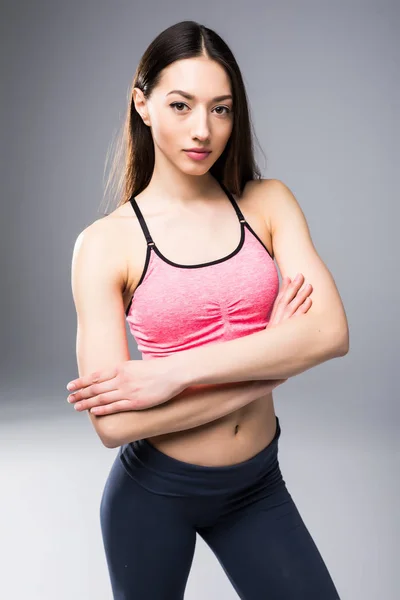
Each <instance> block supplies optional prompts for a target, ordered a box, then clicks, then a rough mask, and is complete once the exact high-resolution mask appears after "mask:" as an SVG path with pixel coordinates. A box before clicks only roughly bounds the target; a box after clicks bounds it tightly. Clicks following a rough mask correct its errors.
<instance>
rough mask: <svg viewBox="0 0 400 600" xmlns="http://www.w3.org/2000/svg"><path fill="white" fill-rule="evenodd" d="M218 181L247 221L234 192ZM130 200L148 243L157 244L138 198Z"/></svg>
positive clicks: (241, 218)
mask: <svg viewBox="0 0 400 600" xmlns="http://www.w3.org/2000/svg"><path fill="white" fill-rule="evenodd" d="M218 183H219V184H220V186H221V188H222V189H223V190H224V192H225V194H226V195H227V196H228V198H229V200H230V201H231V204H232V206H233V208H234V209H235V211H236V214H237V216H238V219H239V221H240V223H246V219H245V218H244V216H243V213H242V211H241V210H240V208H239V206H238V204H237V202H236V200H235V199H234V197H233V196H232V194H231V193H230V191H229V190H228V188H227V187H226V186H225V185H224V184H223V183H222V181H218ZM129 202H130V203H131V205H132V208H133V210H134V211H135V213H136V216H137V218H138V221H139V223H140V227H141V228H142V231H143V233H144V236H145V238H146V241H147V245H148V246H155V243H154V242H153V238H152V237H151V235H150V231H149V229H148V227H147V225H146V221H145V220H144V217H143V215H142V211H141V210H140V208H139V206H138V203H137V202H136V199H135V197H134V196H131V198H130V199H129Z"/></svg>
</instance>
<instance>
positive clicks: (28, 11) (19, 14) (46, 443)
mask: <svg viewBox="0 0 400 600" xmlns="http://www.w3.org/2000/svg"><path fill="white" fill-rule="evenodd" d="M1 8H2V14H1V22H2V24H1V30H2V31H1V36H0V40H1V67H2V72H1V87H2V98H1V103H2V110H1V113H0V114H1V141H2V144H1V152H2V154H1V161H0V163H1V192H2V193H1V196H2V202H1V217H2V218H1V219H0V224H1V232H0V233H1V235H0V244H1V245H0V251H1V253H0V254H1V294H0V301H1V309H2V310H1V313H0V314H1V336H2V340H3V343H2V350H1V426H0V438H1V446H0V450H1V452H0V460H1V488H2V492H1V495H0V531H1V532H2V533H1V535H0V540H1V541H0V553H1V556H0V560H1V564H2V567H3V568H2V577H1V581H0V588H1V589H0V595H1V596H2V597H4V598H7V600H14V599H21V598H29V599H30V600H50V599H51V600H54V598H57V600H64V599H65V600H67V599H68V600H69V599H70V598H74V599H76V600H84V599H85V600H86V599H90V600H92V599H93V600H106V599H110V598H111V597H112V596H111V589H110V586H109V581H108V573H107V570H106V563H105V557H104V553H103V548H102V541H101V537H100V525H99V514H98V513H99V501H100V496H101V493H102V489H103V486H104V482H105V479H106V477H107V474H108V471H109V468H110V466H111V464H112V462H113V460H114V458H115V454H116V450H110V449H107V448H105V447H103V446H102V445H101V443H100V441H99V440H98V438H97V436H96V434H95V432H94V430H93V428H92V426H91V424H90V422H89V418H88V417H87V415H86V414H77V413H75V411H74V410H73V409H72V407H71V406H69V405H68V404H67V402H66V397H67V391H66V389H65V385H66V383H67V382H68V381H70V380H71V379H73V378H75V377H76V376H77V366H76V357H75V333H76V316H75V310H74V306H73V301H72V294H71V287H70V265H71V257H72V249H73V244H74V241H75V239H76V237H77V235H78V233H79V232H80V231H82V229H84V228H85V227H86V226H87V225H89V224H90V223H91V222H92V221H93V220H95V219H97V218H99V217H100V215H101V210H100V207H101V203H102V199H103V182H104V168H105V164H106V155H107V151H108V149H109V147H110V144H111V142H112V139H113V136H114V134H115V132H116V130H117V129H119V127H120V125H121V123H122V119H123V118H124V115H125V107H126V95H127V90H128V88H129V85H130V83H131V80H132V77H133V74H134V71H135V69H136V66H137V63H138V61H139V59H140V57H141V55H142V53H143V52H144V50H145V48H146V47H147V45H148V44H149V43H150V41H151V40H152V39H153V38H154V37H155V36H156V35H157V34H158V33H159V32H160V31H161V30H163V29H165V28H166V27H168V26H169V25H172V24H173V23H175V22H177V21H181V20H184V19H194V20H197V21H199V22H200V23H203V24H204V25H206V26H208V27H211V28H212V29H215V30H216V31H217V32H218V33H219V34H220V35H221V36H222V37H223V38H224V39H225V40H226V42H227V43H228V44H229V45H230V46H231V48H232V50H233V52H234V54H235V56H236V58H237V60H238V63H239V65H240V67H241V69H242V72H243V76H244V80H245V84H246V87H247V92H248V95H249V99H250V107H251V112H252V118H253V121H254V126H255V131H256V134H257V139H258V142H259V145H260V148H261V149H262V151H260V150H258V151H257V158H258V160H259V165H260V167H261V170H262V173H263V176H264V177H272V178H278V179H281V180H282V181H284V182H285V183H286V184H287V185H288V186H289V187H290V188H291V190H292V191H293V193H294V194H295V195H296V197H297V199H298V201H299V202H300V204H301V206H302V208H303V210H304V212H305V215H306V217H307V220H308V223H309V226H310V230H311V233H312V237H313V240H314V243H315V245H316V248H317V250H318V252H319V254H320V256H321V257H322V259H323V260H324V261H325V263H326V265H327V266H328V268H329V269H330V270H331V272H332V274H333V276H334V278H335V281H336V283H337V285H338V288H339V291H340V293H341V296H342V298H343V302H344V305H345V308H346V312H347V316H348V320H349V325H350V353H349V354H348V355H346V356H345V357H343V358H341V359H337V360H333V361H330V362H329V363H325V364H323V365H320V366H318V367H316V368H314V369H311V370H309V371H307V372H306V373H303V374H301V375H300V376H298V377H296V378H292V379H290V380H289V381H288V382H287V383H286V384H285V385H283V386H281V387H279V388H278V389H277V390H276V391H275V393H274V396H275V405H276V411H277V414H278V416H279V417H280V420H281V426H282V429H283V433H282V437H281V441H280V457H281V458H280V462H281V468H282V472H283V474H284V478H285V480H286V482H287V485H288V488H289V490H290V491H291V494H292V495H293V497H294V499H295V501H296V504H297V506H298V508H299V510H300V512H301V514H302V516H303V518H304V520H305V522H306V524H307V526H308V528H309V529H310V531H311V533H312V535H313V537H314V539H315V541H316V543H317V545H318V546H319V549H320V551H321V553H322V555H323V556H324V558H325V561H326V563H327V565H328V567H329V569H330V572H331V574H332V577H333V579H334V581H335V583H336V585H337V587H338V590H339V593H340V594H341V598H342V600H381V599H383V598H384V599H385V600H395V599H397V598H399V597H400V596H399V595H400V591H399V589H400V583H399V575H398V557H399V553H400V548H399V537H400V531H399V529H400V527H399V511H398V500H397V496H398V493H399V483H398V482H399V462H400V461H399V441H398V438H399V435H398V432H399V392H398V384H397V381H396V382H395V378H394V372H395V368H396V366H398V364H399V360H398V359H399V352H398V338H399V325H398V305H399V283H398V272H399V271H398V268H397V266H398V258H399V253H398V240H396V239H395V236H396V233H397V231H398V226H399V225H398V224H399V197H398V187H397V185H396V183H397V182H395V170H396V171H397V173H398V163H399V159H400V156H399V146H398V140H399V133H400V132H399V41H398V40H399V24H400V20H399V12H400V11H399V3H398V2H395V1H393V2H390V1H383V0H380V1H379V0H375V1H373V2H372V1H365V2H361V1H355V0H352V1H349V0H342V1H336V2H327V1H315V2H311V1H304V2H294V1H287V0H286V1H285V0H284V1H278V0H276V1H266V0H262V1H259V2H256V1H249V0H247V1H246V2H230V1H228V0H224V1H222V0H221V1H220V2H217V3H216V2H214V1H212V2H211V1H209V0H203V2H202V3H197V2H196V3H195V2H185V3H184V4H181V3H180V2H177V1H175V2H174V1H172V2H168V3H161V2H159V3H157V2H154V1H147V2H120V1H116V2H108V3H107V2H56V1H53V2H18V1H15V2H12V3H11V2H8V3H6V2H2V4H1ZM396 35H397V38H396ZM396 167H397V169H396ZM130 344H131V350H132V358H137V357H138V354H137V352H136V347H135V344H134V343H133V342H132V340H131V342H130ZM267 592H268V591H267V590H266V592H265V596H263V597H265V598H267V597H268V593H267ZM186 597H187V598H188V599H189V600H195V599H196V600H200V599H204V598H210V599H214V600H217V599H218V600H221V599H224V600H225V599H226V600H233V599H234V598H236V594H235V592H234V590H233V588H232V586H231V584H230V583H229V582H228V580H227V578H226V576H225V574H224V573H223V571H222V568H221V567H220V566H219V563H218V562H217V559H216V558H215V557H214V555H213V554H212V552H211V551H210V550H209V548H208V546H206V545H205V544H204V542H203V541H202V539H201V538H198V541H197V546H196V552H195V558H194V563H193V566H192V571H191V573H190V577H189V581H188V586H187V594H186ZM271 600H272V599H271Z"/></svg>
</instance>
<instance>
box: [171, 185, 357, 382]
mask: <svg viewBox="0 0 400 600" xmlns="http://www.w3.org/2000/svg"><path fill="white" fill-rule="evenodd" d="M257 185H258V190H257V191H255V193H257V194H259V195H260V196H259V200H260V203H262V206H263V207H264V208H265V213H264V214H265V218H266V219H269V227H270V231H271V234H272V243H273V251H274V256H275V259H276V261H277V264H278V267H279V270H280V272H281V275H282V277H284V276H286V275H287V276H288V277H290V278H291V279H293V278H294V277H295V276H296V274H297V273H302V274H303V275H304V277H305V281H306V282H309V283H311V284H312V286H313V292H312V294H311V296H310V297H311V299H312V306H311V308H310V310H309V311H308V312H307V313H306V314H304V315H301V316H300V317H299V318H292V319H288V320H286V321H283V322H282V323H279V324H278V325H276V326H274V327H269V328H267V329H265V330H263V331H259V332H257V333H253V334H251V335H248V336H245V337H242V338H238V339H234V340H229V341H226V342H220V343H214V344H208V345H206V346H201V347H198V348H193V349H190V350H184V351H182V352H179V353H176V354H174V355H172V356H170V357H168V358H169V359H170V361H171V365H172V366H173V369H174V370H175V372H176V373H177V376H179V377H180V378H181V379H182V378H183V379H184V381H183V384H184V385H185V386H190V385H193V384H212V383H228V382H236V381H248V380H256V379H284V378H288V377H292V376H294V375H298V374H299V373H302V372H303V371H306V370H307V369H310V368H312V367H314V366H316V365H318V364H320V363H323V362H325V361H327V360H330V359H332V358H335V357H339V356H344V355H345V354H347V352H348V351H349V329H348V323H347V318H346V314H345V310H344V306H343V303H342V300H341V298H340V295H339V292H338V290H337V287H336V285H335V282H334V279H333V277H332V275H331V273H330V271H329V270H328V268H327V267H326V265H325V264H324V262H323V261H322V259H321V258H320V256H319V255H318V253H317V251H316V249H315V247H314V244H313V242H312V239H311V235H310V231H309V227H308V224H307V221H306V218H305V216H304V213H303V211H302V209H301V208H300V205H299V203H298V202H297V200H296V198H295V196H294V195H293V194H292V192H291V191H290V190H289V188H288V187H287V186H286V185H285V184H284V183H282V182H281V181H280V180H277V179H269V180H265V179H264V180H261V181H260V182H257Z"/></svg>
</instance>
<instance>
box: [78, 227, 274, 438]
mask: <svg viewBox="0 0 400 600" xmlns="http://www.w3.org/2000/svg"><path fill="white" fill-rule="evenodd" d="M118 227H119V225H118V224H117V222H115V223H113V222H112V220H111V219H110V220H106V219H101V220H99V221H95V222H94V223H93V224H92V225H90V226H89V227H88V228H87V229H85V230H84V231H83V232H82V233H81V234H80V235H79V236H78V238H77V240H76V243H75V246H74V252H73V259H72V277H71V283H72V293H73V299H74V303H75V309H76V313H77V337H76V355H77V363H78V370H79V377H81V376H84V375H87V374H90V373H92V372H94V371H96V370H97V369H103V368H109V367H115V366H116V365H117V364H119V363H121V362H124V361H127V360H130V356H129V346H128V340H127V334H126V318H125V309H124V302H123V290H124V289H125V284H126V273H127V265H124V264H123V262H122V261H121V257H123V256H125V253H124V250H123V248H122V244H121V236H120V231H119V230H118ZM277 385H278V382H277V381H271V380H270V381H259V380H257V381H246V382H241V383H229V384H217V385H201V386H193V387H192V388H188V389H186V390H183V392H181V393H180V394H179V395H177V396H176V397H175V398H172V399H171V400H169V401H168V402H165V403H163V404H162V405H159V406H155V407H152V408H150V409H147V410H138V411H135V410H132V411H125V412H118V413H112V414H110V415H102V416H96V415H94V414H93V413H91V412H90V411H88V414H89V417H90V419H91V422H92V424H93V426H94V428H95V430H96V432H97V434H98V436H99V438H100V439H101V441H102V442H103V444H104V445H105V446H106V447H108V448H115V447H118V446H120V445H122V444H124V443H128V442H131V441H134V440H137V439H141V438H143V437H150V436H154V435H159V434H163V433H170V432H175V431H182V430H185V429H191V428H193V427H197V426H200V425H203V424H205V423H209V422H210V421H215V420H216V419H219V418H221V417H223V416H225V415H227V414H229V413H231V412H233V411H235V410H237V409H238V408H241V407H242V406H245V405H246V404H249V403H250V402H252V401H253V400H256V399H257V398H259V397H261V396H263V395H265V394H267V393H268V392H269V391H271V390H272V389H273V388H274V387H276V386H277Z"/></svg>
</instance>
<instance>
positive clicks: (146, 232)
mask: <svg viewBox="0 0 400 600" xmlns="http://www.w3.org/2000/svg"><path fill="white" fill-rule="evenodd" d="M129 202H130V203H131V205H132V208H133V210H134V211H135V213H136V216H137V218H138V221H139V223H140V227H141V228H142V231H143V233H144V236H145V238H146V241H147V245H148V246H149V245H150V244H152V245H153V246H155V244H154V242H153V239H152V237H151V235H150V231H149V229H148V227H147V225H146V221H145V220H144V217H143V215H142V212H141V210H140V208H139V206H138V204H137V202H136V200H135V198H134V196H132V197H131V198H130V200H129Z"/></svg>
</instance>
